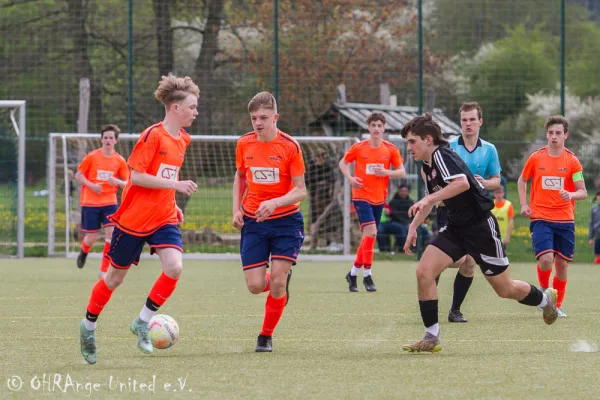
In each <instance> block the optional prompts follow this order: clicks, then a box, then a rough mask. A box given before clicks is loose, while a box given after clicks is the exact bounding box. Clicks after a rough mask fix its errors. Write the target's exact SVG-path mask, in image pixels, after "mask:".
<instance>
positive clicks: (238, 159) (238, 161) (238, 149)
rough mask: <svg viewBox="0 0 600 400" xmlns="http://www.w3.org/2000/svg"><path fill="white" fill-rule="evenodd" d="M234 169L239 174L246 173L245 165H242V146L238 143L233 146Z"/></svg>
mask: <svg viewBox="0 0 600 400" xmlns="http://www.w3.org/2000/svg"><path fill="white" fill-rule="evenodd" d="M235 168H236V169H237V170H238V171H240V172H246V164H245V163H244V151H243V150H242V144H241V143H240V142H239V141H238V142H237V144H236V146H235Z"/></svg>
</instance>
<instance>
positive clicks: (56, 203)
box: [48, 133, 357, 260]
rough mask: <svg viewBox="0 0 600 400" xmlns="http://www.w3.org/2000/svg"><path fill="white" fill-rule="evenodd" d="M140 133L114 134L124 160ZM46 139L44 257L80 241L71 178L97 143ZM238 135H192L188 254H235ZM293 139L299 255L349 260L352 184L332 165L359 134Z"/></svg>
mask: <svg viewBox="0 0 600 400" xmlns="http://www.w3.org/2000/svg"><path fill="white" fill-rule="evenodd" d="M138 137H139V135H133V134H121V135H119V140H118V143H117V145H116V150H117V152H119V154H121V155H122V156H123V157H124V158H125V159H127V158H128V157H129V155H130V153H131V151H132V149H133V147H134V145H135V143H136V142H137V140H138ZM49 139H50V140H49V157H48V164H49V165H48V190H49V194H48V199H49V200H48V255H50V256H53V255H64V254H66V255H67V256H69V257H74V256H76V254H77V253H78V252H79V249H80V242H81V239H82V232H81V229H80V226H79V225H80V223H81V211H80V206H79V195H80V192H81V188H80V187H78V184H77V183H76V181H75V178H74V176H75V173H76V172H77V167H78V165H79V164H80V163H81V161H82V160H83V157H85V155H86V154H87V153H88V152H90V151H92V150H95V149H98V148H100V147H101V143H100V135H99V134H72V133H71V134H63V133H51V134H50V138H49ZM237 139H238V137H237V136H195V135H192V142H191V144H190V146H189V147H188V149H187V152H186V156H185V162H184V164H183V167H182V168H181V171H180V176H179V179H181V180H185V179H191V180H193V181H194V182H196V183H197V184H198V191H197V192H196V193H195V194H194V195H193V196H191V197H189V198H188V197H185V196H183V195H180V194H179V193H178V194H177V195H176V199H177V204H178V206H179V207H180V208H182V209H183V211H184V223H183V224H182V225H181V226H180V229H181V233H182V239H183V244H184V251H185V253H184V256H185V257H186V258H198V259H239V240H240V234H239V232H238V231H237V230H235V228H234V227H233V226H232V225H231V217H232V216H231V209H232V194H231V193H232V183H233V175H234V172H235V145H236V141H237ZM295 139H297V140H298V142H299V143H300V144H301V146H302V151H303V153H304V162H305V165H306V175H305V180H306V185H307V189H308V196H307V199H306V200H304V201H303V202H302V204H301V211H302V214H303V215H304V221H305V235H306V239H305V242H304V246H303V249H302V250H303V251H302V259H305V260H306V259H314V260H319V259H330V258H331V259H348V258H349V257H350V256H349V255H350V252H351V250H352V246H353V244H355V242H356V240H355V236H356V232H354V230H353V229H352V225H353V224H352V221H351V218H352V216H351V212H350V209H351V207H350V199H351V197H350V187H349V185H348V183H347V182H346V180H345V179H343V176H342V175H341V173H340V172H339V168H338V167H337V163H338V161H339V160H340V159H341V158H342V157H343V155H344V153H345V151H346V150H347V149H348V148H349V147H350V146H351V145H352V144H354V143H355V142H356V141H357V139H356V138H348V137H304V136H300V137H296V138H295ZM119 195H120V191H119ZM102 234H103V232H102V231H101V232H100V235H101V236H102ZM102 245H103V241H101V240H98V241H97V243H96V245H95V246H94V248H93V250H92V253H91V254H90V256H91V257H94V256H97V257H99V255H100V253H101V251H102ZM145 253H146V254H147V252H145Z"/></svg>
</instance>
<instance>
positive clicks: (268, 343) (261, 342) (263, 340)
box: [256, 335, 273, 353]
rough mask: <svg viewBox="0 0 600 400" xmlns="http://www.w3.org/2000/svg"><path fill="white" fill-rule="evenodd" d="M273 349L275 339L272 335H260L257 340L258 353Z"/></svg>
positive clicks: (268, 351)
mask: <svg viewBox="0 0 600 400" xmlns="http://www.w3.org/2000/svg"><path fill="white" fill-rule="evenodd" d="M272 351H273V339H272V338H271V336H265V335H258V339H257V340H256V352H257V353H270V352H272Z"/></svg>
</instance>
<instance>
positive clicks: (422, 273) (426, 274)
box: [417, 265, 435, 282]
mask: <svg viewBox="0 0 600 400" xmlns="http://www.w3.org/2000/svg"><path fill="white" fill-rule="evenodd" d="M430 280H431V281H433V280H435V274H434V273H433V272H432V271H430V270H429V269H428V268H425V267H422V266H420V265H419V267H417V281H418V282H427V281H430Z"/></svg>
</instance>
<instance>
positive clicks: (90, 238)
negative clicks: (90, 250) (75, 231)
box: [85, 232, 98, 244]
mask: <svg viewBox="0 0 600 400" xmlns="http://www.w3.org/2000/svg"><path fill="white" fill-rule="evenodd" d="M97 239H98V232H88V233H86V234H85V241H86V242H87V243H88V244H93V243H94V242H96V240H97Z"/></svg>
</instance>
